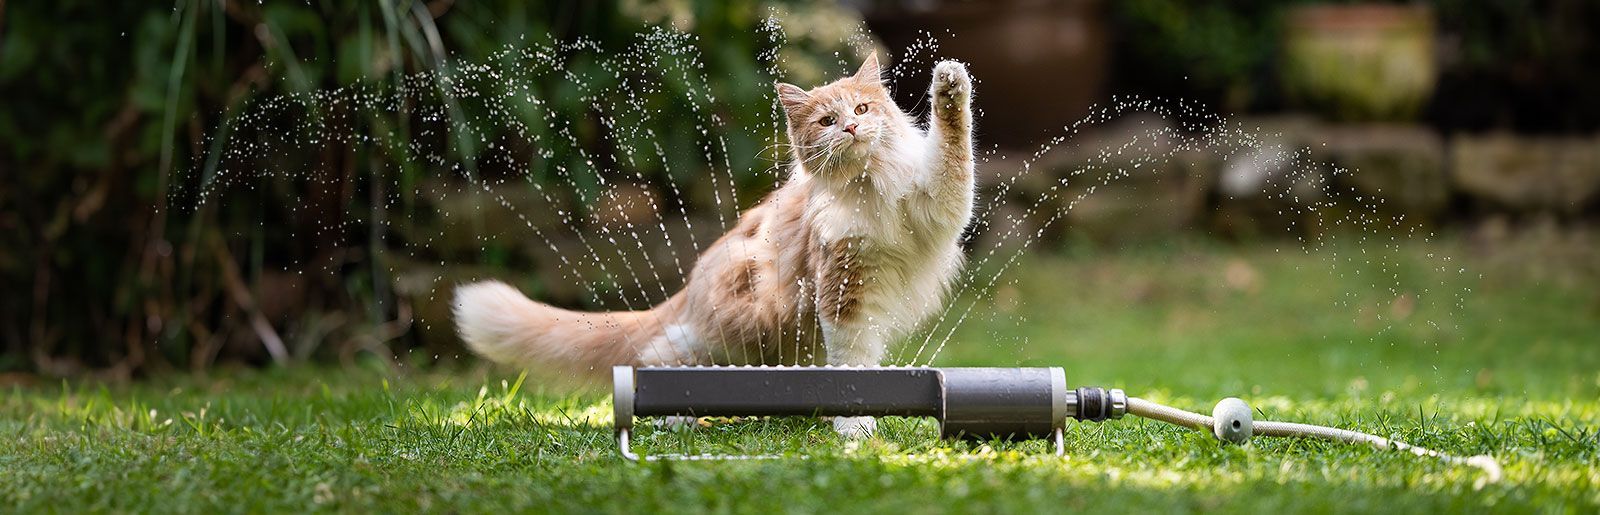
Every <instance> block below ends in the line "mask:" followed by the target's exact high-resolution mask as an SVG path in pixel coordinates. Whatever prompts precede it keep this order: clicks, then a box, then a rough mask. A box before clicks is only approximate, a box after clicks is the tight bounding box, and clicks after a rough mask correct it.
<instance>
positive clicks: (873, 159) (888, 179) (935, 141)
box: [454, 55, 973, 437]
mask: <svg viewBox="0 0 1600 515" xmlns="http://www.w3.org/2000/svg"><path fill="white" fill-rule="evenodd" d="M929 89H930V92H929V94H930V97H931V103H932V115H931V118H930V120H929V123H928V127H927V129H926V130H924V129H920V128H918V127H917V126H915V125H914V124H913V121H912V119H911V117H910V116H908V115H907V114H906V113H904V112H903V111H901V110H900V109H899V107H898V106H896V105H895V104H894V100H893V98H891V97H890V95H889V90H888V88H887V87H886V86H885V84H884V83H883V79H882V77H881V69H880V67H879V65H878V60H877V56H876V55H873V56H869V57H868V58H867V60H866V62H865V63H864V64H862V65H861V68H860V69H859V70H858V71H857V72H856V73H855V75H853V76H850V77H846V78H843V79H840V80H838V81H836V82H833V83H831V84H828V85H825V86H821V87H818V88H815V89H813V90H811V91H806V90H803V89H801V88H799V87H796V86H794V85H791V84H782V83H780V84H778V85H777V90H778V99H779V101H780V102H781V103H782V105H783V109H784V111H785V113H786V115H787V119H788V133H789V141H790V148H791V149H792V150H793V158H794V162H793V164H792V167H791V169H790V173H789V177H788V180H787V181H786V182H785V183H784V184H783V185H782V186H781V187H779V188H778V189H777V190H775V191H773V192H772V193H771V194H769V195H768V196H767V198H766V199H764V200H762V201H761V203H760V204H759V205H757V206H755V207H754V208H751V209H750V210H748V211H746V212H745V213H744V215H743V216H741V217H740V219H739V222H738V225H737V226H736V227H735V228H734V229H733V230H732V231H731V232H729V233H728V234H726V235H724V236H723V237H722V238H720V239H718V240H717V241H716V243H714V244H712V245H711V246H710V247H709V248H707V249H706V251H705V253H704V254H702V255H701V256H700V258H699V260H698V261H697V262H696V263H695V266H694V269H693V271H692V272H690V274H689V277H688V281H687V283H686V284H685V285H684V288H683V290H682V291H680V292H678V293H677V294H675V295H673V296H672V297H671V298H668V299H667V300H666V301H665V302H662V303H661V304H660V305H658V306H656V307H655V308H653V309H650V310H647V311H622V312H608V313H582V312H575V311H568V310H564V309H559V308H555V307H551V306H548V305H545V304H541V303H538V302H534V301H532V300H529V299H528V298H527V297H524V296H523V295H522V294H521V293H519V292H518V291H517V290H516V289H514V288H512V287H510V286H507V285H505V284H504V283H500V282H496V281H486V282H480V283H475V284H469V285H464V286H461V287H459V288H457V289H456V297H455V306H454V311H455V318H456V324H457V327H458V329H459V331H460V333H461V337H462V339H463V340H465V341H466V343H467V346H468V347H470V348H471V349H472V350H473V351H474V352H477V353H478V354H480V355H482V356H484V357H486V358H489V359H491V360H493V361H497V362H501V363H507V364H513V365H517V366H523V367H532V366H536V365H544V366H553V367H561V366H579V367H584V368H588V369H590V370H597V371H604V370H606V369H607V368H609V367H610V366H612V365H623V364H628V365H690V364H700V365H707V364H792V363H797V362H798V363H809V362H811V361H814V360H808V359H807V355H811V356H815V352H814V351H808V350H806V349H804V347H803V345H805V344H806V342H812V341H815V336H816V335H817V333H818V332H820V334H821V336H822V341H823V346H824V349H823V350H824V351H825V356H826V359H825V362H826V363H827V364H832V365H855V366H865V365H878V364H880V363H881V362H882V361H883V359H884V354H885V348H886V347H887V346H888V344H889V343H890V342H893V341H894V340H896V339H898V338H900V337H903V336H905V335H906V334H907V333H909V332H911V331H912V330H914V329H915V328H916V327H917V326H918V324H920V323H922V322H923V321H924V320H925V319H926V318H927V317H928V316H929V315H930V314H931V313H933V312H934V311H935V310H937V309H938V308H939V307H940V305H941V303H942V302H943V297H944V295H945V292H946V290H947V289H948V286H949V284H950V282H951V280H952V279H954V278H955V276H956V275H957V273H958V272H959V271H960V268H961V265H962V263H963V261H964V260H963V256H962V254H961V248H960V247H959V245H958V244H957V240H958V239H959V237H960V235H961V233H962V231H963V230H964V229H965V227H966V225H967V223H968V220H969V219H970V218H971V216H972V202H973V150H972V148H973V145H972V113H971V101H972V81H971V78H970V77H969V76H968V74H967V70H966V67H965V66H963V65H961V64H960V63H957V62H953V61H945V62H941V63H939V64H938V65H937V66H935V67H934V69H933V83H932V87H931V88H929ZM834 427H835V429H837V430H838V431H839V433H841V434H844V435H847V436H854V437H860V436H866V435H870V434H871V433H872V432H873V431H874V430H875V429H876V424H875V423H874V421H873V420H872V419H871V418H870V417H838V418H835V419H834Z"/></svg>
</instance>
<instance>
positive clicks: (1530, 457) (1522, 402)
mask: <svg viewBox="0 0 1600 515" xmlns="http://www.w3.org/2000/svg"><path fill="white" fill-rule="evenodd" d="M1490 247H1491V248H1480V246H1473V245H1467V244H1464V243H1449V244H1429V245H1410V246H1406V247H1403V248H1402V249H1400V250H1399V251H1395V252H1390V253H1388V254H1386V255H1384V256H1380V257H1378V258H1369V257H1367V256H1363V255H1362V254H1361V253H1360V252H1359V251H1356V252H1345V253H1342V254H1340V255H1339V257H1338V258H1337V260H1338V261H1336V262H1337V263H1338V264H1339V266H1338V267H1334V268H1330V266H1329V264H1330V257H1329V255H1327V254H1323V253H1317V254H1312V255H1306V254H1303V253H1300V252H1299V251H1291V250H1290V249H1288V248H1285V249H1282V250H1280V249H1276V248H1273V247H1272V246H1270V245H1269V246H1261V247H1246V248H1242V249H1240V248H1229V247H1220V246H1216V245H1214V244H1203V243H1185V244H1174V245H1169V246H1165V247H1159V248H1140V249H1135V250H1126V251H1119V252H1114V253H1108V252H1089V253H1079V254H1074V255H1069V256H1067V257H1065V258H1050V259H1047V260H1037V261H1029V262H1026V263H1024V264H1023V265H1022V266H1020V267H1019V268H1018V269H1017V270H1016V271H1015V274H1014V275H1013V276H1011V277H1012V279H1015V280H1014V281H1012V282H1007V283H1004V284H1002V285H1001V286H1000V287H999V288H998V289H997V290H998V291H997V292H996V294H995V295H994V296H991V297H984V298H982V299H978V300H979V304H978V306H979V308H977V309H974V311H973V314H972V315H971V316H969V317H968V319H967V320H966V322H965V323H963V324H962V325H961V327H960V329H958V330H957V331H956V333H955V335H954V337H953V338H952V339H951V341H952V343H951V344H950V345H949V346H948V347H946V348H944V349H943V350H942V351H941V353H940V355H939V358H938V360H937V361H936V364H940V365H1012V364H1025V365H1046V364H1051V365H1062V366H1065V367H1067V369H1068V374H1069V380H1070V382H1073V383H1081V384H1102V385H1107V386H1123V387H1125V388H1127V389H1128V390H1129V392H1130V393H1132V394H1135V395H1141V396H1147V397H1151V398H1153V399H1156V400H1160V401H1164V402H1169V403H1172V404H1175V405H1178V406H1183V407H1188V408H1191V409H1196V410H1209V408H1210V406H1211V404H1212V403H1213V402H1215V400H1216V399H1218V398H1220V397H1223V396H1228V395H1236V396H1239V397H1242V398H1244V399H1246V400H1247V401H1249V402H1251V403H1252V405H1253V406H1254V407H1255V408H1256V409H1257V410H1258V415H1257V418H1258V419H1260V418H1269V419H1275V420H1296V421H1305V422H1312V423H1323V424H1333V425H1338V426H1341V427H1349V428H1354V429H1360V430H1364V431H1369V432H1373V433H1376V434H1379V435H1393V436H1396V437H1398V438H1400V439H1402V440H1404V441H1407V442H1412V443H1416V444H1420V445H1424V446H1428V447H1433V448H1436V449H1440V450H1444V451H1446V452H1452V453H1457V454H1463V455H1470V454H1479V453H1492V454H1493V455H1495V456H1496V457H1498V458H1499V459H1500V460H1501V463H1502V465H1503V466H1504V467H1505V471H1506V479H1505V480H1504V481H1503V482H1501V483H1498V484H1489V485H1478V484H1477V483H1478V482H1479V481H1478V479H1479V478H1480V475H1479V473H1478V472H1477V471H1475V470H1472V469H1467V468H1462V467H1453V466H1449V465H1445V464H1442V463H1439V462H1436V461H1430V460H1421V459H1417V458H1415V457H1413V456H1410V455H1407V454H1401V453H1395V452H1384V451H1378V450H1373V449H1369V448H1365V447H1354V446H1342V445H1336V444H1328V443H1323V442H1316V441H1305V440H1285V439H1257V440H1256V441H1255V442H1253V443H1252V444H1251V445H1250V446H1247V447H1232V446H1222V445H1219V444H1217V443H1216V442H1215V441H1214V440H1212V439H1211V438H1209V437H1207V436H1205V435H1201V434H1198V433H1193V432H1188V431H1184V430H1180V429H1176V428H1173V427H1169V426H1165V425H1162V424H1158V423H1154V422H1148V421H1141V420H1137V419H1132V418H1130V419H1125V420H1121V421H1114V422H1108V423H1103V424H1073V425H1070V426H1069V428H1068V430H1069V431H1068V436H1069V438H1068V449H1067V453H1068V456H1067V457H1066V458H1064V459H1060V458H1055V457H1053V456H1050V455H1049V453H1048V452H1047V450H1046V446H1045V445H1044V444H1043V443H1042V442H1023V443H1002V442H988V443H967V442H943V441H939V440H937V439H936V428H935V426H934V424H933V422H932V421H930V420H921V419H886V420H884V421H883V422H882V424H881V426H880V429H881V432H882V434H880V436H879V437H878V438H876V439H874V440H871V441H867V442H861V443H846V442H841V441H840V440H839V439H837V438H836V437H835V436H834V435H833V434H832V431H831V428H830V427H829V426H828V425H827V424H826V423H823V422H820V421H817V420H811V419H781V420H779V419H756V420H738V421H728V420H719V421H715V422H714V423H711V424H710V425H709V426H708V427H701V428H699V429H697V430H694V431H688V432H679V431H669V430H655V429H652V428H650V427H645V428H642V429H641V434H640V435H639V436H638V438H637V439H636V442H635V445H636V449H637V450H640V451H642V452H650V453H667V452H691V453H696V452H716V453H787V454H792V455H802V454H803V455H806V456H808V457H809V458H808V459H799V458H791V459H783V460H768V461H736V462H680V463H670V462H668V463H642V464H634V463H629V462H626V461H623V460H622V459H621V458H620V457H619V456H618V455H617V453H616V452H615V446H614V444H613V442H612V439H611V438H612V436H611V431H610V423H611V420H610V404H609V400H608V399H607V398H606V397H604V396H602V395H600V394H599V393H595V392H592V391H590V392H582V391H580V392H576V393H573V392H571V391H564V390H560V389H556V388H553V387H547V386H541V385H539V384H536V382H535V381H533V380H529V381H528V382H526V383H522V384H520V385H519V384H518V383H517V376H516V375H515V374H513V373H508V372H505V371H481V370H477V371H461V372H448V371H439V370H435V371H426V372H418V371H412V372H408V373H403V374H400V375H389V374H385V373H381V372H376V371H371V370H366V369H354V370H310V369H296V370H267V371H227V372H218V373H214V374H213V375H212V377H210V378H209V379H201V378H193V377H188V378H157V379H154V380H150V381H147V382H143V383H138V384H133V385H113V386H102V385H97V384H84V383H72V382H68V383H62V384H55V385H48V384H47V385H35V386H31V387H22V386H15V387H11V388H10V391H9V392H8V393H5V394H4V395H3V397H0V399H3V401H0V471H4V473H3V474H0V506H8V507H13V508H15V509H16V510H18V511H27V512H32V511H60V512H81V511H161V512H168V511H184V512H205V513H211V512H219V511H225V512H235V511H243V512H264V511H305V510H354V511H369V510H377V511H390V512H399V511H414V510H434V511H462V512H479V511H489V510H505V509H510V510H523V511H547V510H550V511H612V512H623V511H626V512H640V511H656V510H689V509H693V510H696V511H699V510H705V511H719V512H768V511H780V512H817V511H823V510H833V509H838V508H854V509H866V510H872V511H888V510H915V511H916V512H918V513H921V512H925V511H933V512H939V511H944V512H968V511H980V512H983V511H1050V512H1057V511H1065V510H1080V509H1102V508H1108V509H1114V510H1118V511H1159V512H1171V511H1213V510H1222V509H1229V510H1235V509H1238V510H1248V511H1279V510H1291V511H1293V512H1300V511H1309V512H1330V511H1341V512H1342V511H1362V512H1393V511H1411V512H1433V511H1439V510H1448V511H1511V512H1524V511H1554V512H1587V513H1593V512H1595V511H1596V510H1600V293H1597V292H1596V288H1595V285H1596V284H1600V281H1597V280H1596V279H1597V277H1600V271H1597V270H1596V267H1597V266H1600V265H1597V264H1600V259H1597V254H1600V253H1597V252H1595V250H1594V249H1591V248H1588V247H1586V246H1583V245H1581V241H1580V242H1579V244H1571V245H1556V244H1551V245H1544V244H1539V245H1530V244H1523V245H1518V246H1515V247H1507V248H1512V249H1514V250H1495V248H1492V246H1490ZM1515 249H1539V250H1537V251H1535V250H1515ZM1429 253H1432V254H1434V255H1433V257H1431V258H1430V257H1429V256H1428V255H1429ZM1445 254H1453V257H1451V260H1450V261H1448V262H1446V261H1444V257H1445V256H1444V255H1445ZM1368 259H1371V260H1372V262H1373V263H1375V264H1368V263H1367V260H1368ZM1356 263H1360V265H1357V264H1356ZM1441 263H1445V264H1446V266H1443V267H1441V266H1440V264H1441ZM1386 265H1387V266H1386ZM1461 268H1466V269H1467V270H1468V271H1467V272H1460V271H1459V270H1460V269H1461ZM1230 270H1231V272H1230ZM1358 272H1359V273H1358ZM1374 276H1382V277H1385V278H1386V279H1385V280H1381V281H1376V286H1374V281H1371V280H1369V279H1367V278H1369V277H1374ZM1391 286H1393V287H1395V290H1394V291H1395V292H1398V293H1399V294H1401V295H1396V294H1395V293H1393V292H1391V291H1390V289H1389V288H1390V287H1391ZM1468 290H1470V291H1468ZM1458 293H1460V295H1458ZM1405 296H1409V298H1410V300H1404V299H1402V300H1398V301H1397V298H1400V297H1405ZM965 299H966V300H971V299H973V297H970V296H969V297H966V298H965ZM966 300H963V301H962V302H961V303H959V304H957V308H956V312H955V314H953V315H952V317H954V316H956V315H958V314H959V312H960V310H961V309H962V307H963V306H964V305H965V302H966ZM947 326H948V324H947ZM941 335H942V333H941ZM938 340H939V338H935V339H934V345H930V347H929V348H928V349H925V353H924V358H926V357H927V355H928V354H930V353H931V351H932V349H933V347H936V346H937V341H938ZM918 343H920V342H913V344H912V348H911V350H910V351H908V355H909V354H910V353H912V352H914V351H915V347H916V346H917V345H918Z"/></svg>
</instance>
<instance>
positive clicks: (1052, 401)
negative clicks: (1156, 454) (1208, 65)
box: [612, 366, 1501, 482]
mask: <svg viewBox="0 0 1600 515" xmlns="http://www.w3.org/2000/svg"><path fill="white" fill-rule="evenodd" d="M612 387H613V390H612V392H613V395H614V405H615V408H614V409H615V415H616V432H617V445H618V448H619V450H620V451H621V452H622V455H623V456H624V457H626V458H627V459H629V460H633V461H639V460H641V459H642V460H647V461H653V460H674V459H687V460H699V459H751V458H768V457H775V456H725V455H647V456H640V455H638V454H636V453H634V452H633V450H632V448H631V446H630V443H629V439H630V437H631V435H632V430H633V423H634V418H635V417H669V416H676V417H682V416H689V417H760V416H840V417H862V416H871V417H934V418H935V419H937V420H938V421H939V434H940V436H941V437H943V438H968V439H987V438H1004V439H1011V440H1028V439H1049V440H1051V441H1053V443H1054V445H1055V453H1056V455H1058V456H1059V455H1063V454H1065V453H1066V442H1065V430H1066V421H1067V419H1069V418H1070V419H1075V420H1080V421H1086V422H1101V421H1105V420H1113V419H1120V418H1122V417H1123V416H1125V415H1130V414H1131V415H1135V416H1140V417H1144V418H1148V419H1152V420H1159V421H1162V422H1166V423H1169V424H1173V425H1176V426H1180V427H1186V428H1190V429H1194V430H1198V431H1205V432H1209V433H1211V434H1212V435H1214V436H1216V437H1217V439H1218V440H1220V441H1221V442H1223V443H1225V444H1237V445H1244V444H1246V443H1249V441H1250V439H1251V438H1252V437H1254V436H1273V437H1301V438H1317V439H1322V440H1330V441H1335V442H1344V443H1351V444H1365V445H1370V446H1372V447H1375V448H1378V449H1384V450H1398V451H1405V452H1410V453H1412V454H1415V455H1417V456H1423V457H1433V458H1438V459H1440V460H1443V461H1445V462H1447V463H1450V464H1455V465H1467V466H1471V467H1477V468H1479V469H1481V470H1482V471H1483V473H1484V475H1485V479H1486V480H1487V481H1489V482H1495V481H1499V479H1500V476H1501V473H1500V465H1499V464H1498V463H1497V462H1496V461H1495V460H1494V458H1493V457H1490V456H1488V455H1479V456H1473V457H1470V458H1462V457H1458V456H1453V455H1449V454H1444V453H1441V452H1438V451H1434V450H1431V449H1426V448H1422V447H1417V446H1414V445H1410V444H1407V443H1404V442H1399V441H1395V440H1391V439H1388V438H1383V437H1380V436H1376V435H1371V434H1367V433H1362V432H1359V431H1351V430H1347V429H1339V428H1334V427H1325V426H1317V425H1311V424H1299V423H1293V422H1273V421H1265V420H1263V421H1257V420H1255V419H1254V417H1253V416H1252V414H1251V409H1250V405H1249V404H1246V403H1245V402H1244V401H1243V400H1240V399H1238V398H1234V397H1229V398H1226V399H1223V400H1222V401H1221V402H1218V403H1217V405H1216V407H1215V408H1213V409H1212V411H1211V414H1210V415H1204V414H1201V413H1194V412H1190V411H1186V410H1182V409H1178V408H1174V407H1171V406H1164V405H1161V404H1158V403H1155V402H1152V401H1148V400H1145V399H1141V398H1138V397H1129V396H1128V395H1127V393H1125V392H1123V391H1122V390H1120V389H1116V388H1111V389H1106V388H1100V387H1081V388H1076V389H1068V387H1067V376H1066V372H1065V371H1064V370H1063V369H1061V368H1060V367H1049V368H959V367H958V368H931V367H769V366H758V367H728V366H690V367H642V368H634V367H629V366H618V367H615V368H613V369H612Z"/></svg>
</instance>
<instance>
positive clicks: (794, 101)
mask: <svg viewBox="0 0 1600 515" xmlns="http://www.w3.org/2000/svg"><path fill="white" fill-rule="evenodd" d="M777 88H778V103H780V104H783V109H784V110H785V111H794V110H795V109H798V108H799V107H800V106H803V105H805V103H806V102H807V101H810V100H811V94H810V93H806V90H803V89H800V86H796V85H794V84H790V83H787V82H779V83H778V85H777Z"/></svg>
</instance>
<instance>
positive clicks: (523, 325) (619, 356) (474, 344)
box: [453, 281, 664, 373]
mask: <svg viewBox="0 0 1600 515" xmlns="http://www.w3.org/2000/svg"><path fill="white" fill-rule="evenodd" d="M453 311H454V314H455V319H456V331H457V332H458V333H459V334H460V335H461V339H462V340H463V341H465V342H466V343H467V347H468V348H470V349H472V352H475V353H477V354H478V355H479V356H483V357H485V358H488V359H489V360H491V361H495V362H497V363H503V364H507V365H513V366H518V367H524V368H534V367H547V368H551V369H575V371H577V372H580V373H582V372H590V371H593V372H598V373H605V372H606V371H607V370H609V369H610V367H611V366H613V365H632V364H636V363H637V362H638V361H639V358H640V356H639V354H640V352H641V351H642V350H644V349H646V348H648V347H649V346H650V345H653V342H654V340H655V339H656V338H657V337H658V336H660V335H661V334H662V331H663V325H662V315H663V313H661V311H664V309H663V307H661V306H658V307H657V308H656V309H653V310H649V311H612V312H604V313H582V312H577V311H569V310H565V309H561V308H557V307H553V306H550V305H547V304H543V303H539V302H535V301H533V300H530V299H528V298H527V297H526V296H523V295H522V292H519V291H517V289H516V288H512V287H511V286H509V285H506V284H505V283H502V282H499V281H484V282H479V283H473V284H467V285H462V286H459V287H457V288H456V292H455V302H454V304H453Z"/></svg>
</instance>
